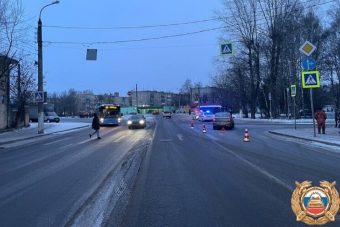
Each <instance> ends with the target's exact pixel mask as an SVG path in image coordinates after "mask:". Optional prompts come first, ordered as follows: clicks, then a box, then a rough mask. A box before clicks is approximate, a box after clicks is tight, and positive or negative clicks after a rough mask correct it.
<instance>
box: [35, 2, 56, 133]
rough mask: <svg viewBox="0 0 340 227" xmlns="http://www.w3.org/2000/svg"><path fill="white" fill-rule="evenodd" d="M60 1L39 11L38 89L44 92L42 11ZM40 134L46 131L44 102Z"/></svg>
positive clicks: (39, 105) (40, 116) (39, 106)
mask: <svg viewBox="0 0 340 227" xmlns="http://www.w3.org/2000/svg"><path fill="white" fill-rule="evenodd" d="M58 3H59V1H54V2H51V3H50V4H47V5H45V6H44V7H42V8H41V10H40V13H39V20H38V34H37V42H38V91H39V92H40V93H42V94H44V87H43V55H42V22H41V13H42V11H43V10H44V9H45V8H46V7H48V6H51V5H54V4H58ZM38 114H39V116H38V134H43V133H44V102H39V103H38Z"/></svg>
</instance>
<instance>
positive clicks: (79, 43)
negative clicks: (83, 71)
mask: <svg viewBox="0 0 340 227" xmlns="http://www.w3.org/2000/svg"><path fill="white" fill-rule="evenodd" d="M312 1H316V0H307V1H305V2H303V3H308V2H312ZM334 1H336V0H330V1H328V2H324V3H318V4H314V5H311V6H309V7H306V8H313V7H315V6H318V5H325V4H328V3H331V2H334ZM264 19H265V18H259V19H256V21H260V20H264ZM201 21H202V20H201ZM185 23H191V22H185ZM178 24H183V23H178ZM168 25H170V24H168ZM225 28H230V26H221V27H215V28H210V29H203V30H199V31H194V32H187V33H180V34H174V35H165V36H159V37H150V38H140V39H130V40H117V41H94V42H71V41H44V43H48V44H70V45H93V44H117V43H131V42H142V41H150V40H159V39H168V38H174V37H182V36H189V35H195V34H199V33H204V32H210V31H215V30H220V29H225Z"/></svg>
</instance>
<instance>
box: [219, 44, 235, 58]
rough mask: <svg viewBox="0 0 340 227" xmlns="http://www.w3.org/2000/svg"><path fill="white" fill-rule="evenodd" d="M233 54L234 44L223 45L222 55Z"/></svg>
mask: <svg viewBox="0 0 340 227" xmlns="http://www.w3.org/2000/svg"><path fill="white" fill-rule="evenodd" d="M233 53H234V52H233V45H232V43H225V44H222V45H221V54H223V55H232V54H233Z"/></svg>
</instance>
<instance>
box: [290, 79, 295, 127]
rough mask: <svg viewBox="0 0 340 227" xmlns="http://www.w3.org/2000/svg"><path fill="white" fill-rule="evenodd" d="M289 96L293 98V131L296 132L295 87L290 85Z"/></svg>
mask: <svg viewBox="0 0 340 227" xmlns="http://www.w3.org/2000/svg"><path fill="white" fill-rule="evenodd" d="M290 96H292V98H293V109H294V129H295V130H296V110H295V108H296V107H295V96H296V85H295V84H291V85H290Z"/></svg>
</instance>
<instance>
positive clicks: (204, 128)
mask: <svg viewBox="0 0 340 227" xmlns="http://www.w3.org/2000/svg"><path fill="white" fill-rule="evenodd" d="M202 132H203V133H207V128H206V127H205V125H203V128H202Z"/></svg>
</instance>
